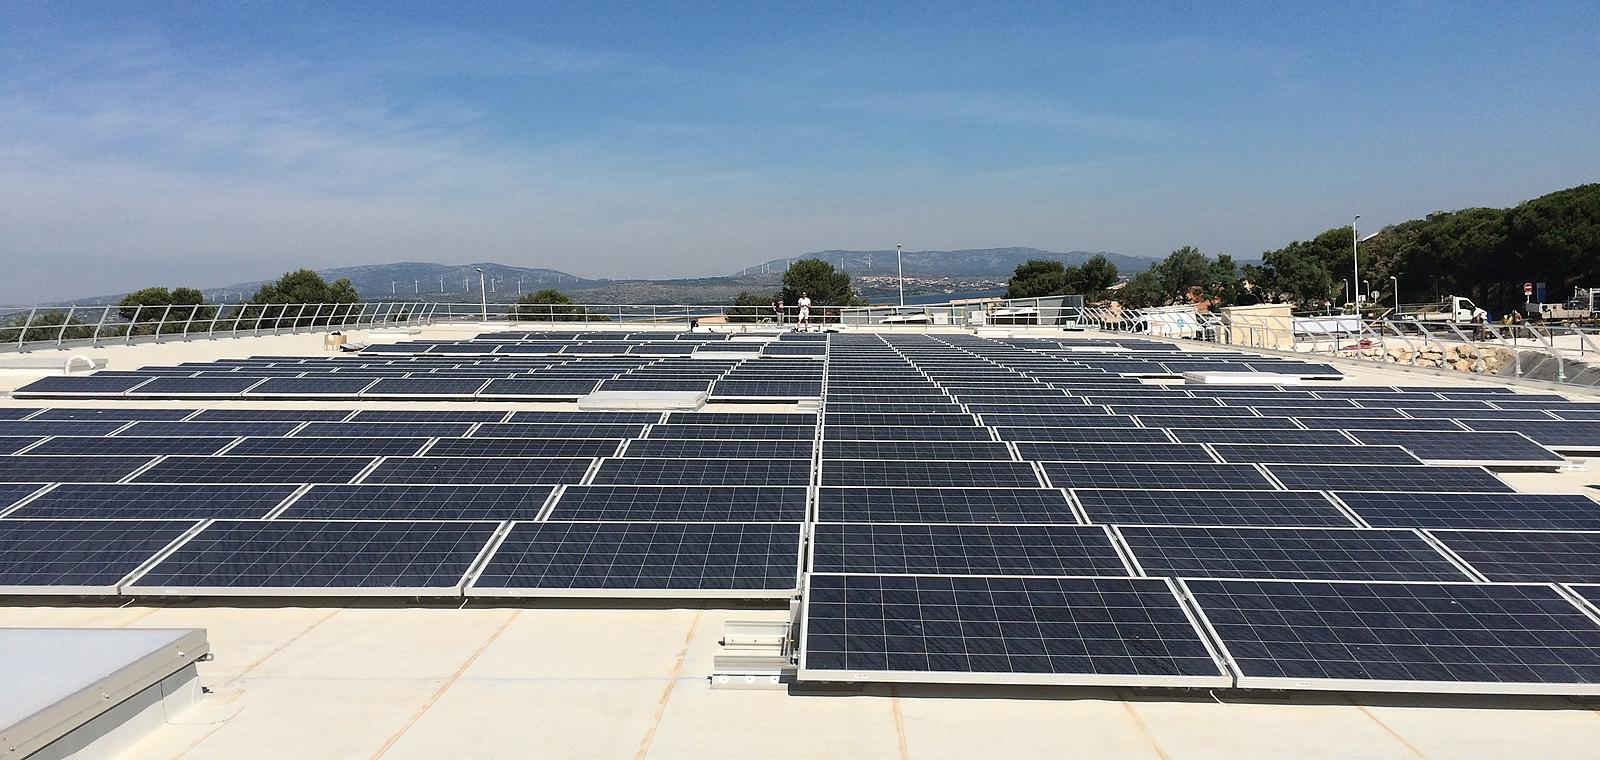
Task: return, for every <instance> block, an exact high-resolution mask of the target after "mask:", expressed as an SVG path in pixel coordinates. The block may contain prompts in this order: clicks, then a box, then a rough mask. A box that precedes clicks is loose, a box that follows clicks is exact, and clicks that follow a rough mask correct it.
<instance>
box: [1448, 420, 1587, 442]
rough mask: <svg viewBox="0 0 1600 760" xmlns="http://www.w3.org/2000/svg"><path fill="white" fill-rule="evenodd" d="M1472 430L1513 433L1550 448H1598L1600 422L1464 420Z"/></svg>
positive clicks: (1464, 423)
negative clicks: (1520, 434)
mask: <svg viewBox="0 0 1600 760" xmlns="http://www.w3.org/2000/svg"><path fill="white" fill-rule="evenodd" d="M1461 424H1463V425H1466V426H1467V427H1468V428H1470V429H1472V430H1481V431H1513V432H1518V433H1522V434H1523V435H1526V436H1528V437H1529V438H1532V439H1533V440H1534V441H1536V442H1538V443H1540V444H1543V445H1545V446H1549V447H1552V448H1556V449H1560V448H1569V447H1576V448H1585V449H1587V448H1600V422H1571V421H1552V422H1523V421H1517V420H1466V421H1463V422H1462V423H1461Z"/></svg>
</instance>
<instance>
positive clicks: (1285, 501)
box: [1072, 488, 1355, 528]
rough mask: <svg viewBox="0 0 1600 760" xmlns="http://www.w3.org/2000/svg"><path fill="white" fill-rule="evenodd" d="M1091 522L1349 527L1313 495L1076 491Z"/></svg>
mask: <svg viewBox="0 0 1600 760" xmlns="http://www.w3.org/2000/svg"><path fill="white" fill-rule="evenodd" d="M1072 494H1073V497H1074V498H1076V499H1077V500H1078V503H1079V505H1081V506H1082V507H1083V511H1084V514H1085V515H1087V516H1088V518H1089V521H1090V522H1094V523H1120V524H1124V525H1237V526H1259V527H1307V528H1316V527H1330V528H1349V527H1353V526H1354V525H1355V523H1354V522H1353V521H1351V520H1350V518H1349V517H1347V516H1346V515H1345V513H1344V512H1342V511H1340V509H1339V508H1338V507H1337V506H1336V505H1334V504H1333V502H1330V501H1328V499H1327V498H1326V497H1324V496H1323V495H1322V494H1320V493H1318V492H1315V491H1245V490H1239V491H1220V490H1219V491H1208V490H1191V489H1185V490H1181V491H1160V490H1148V489H1144V488H1076V489H1073V491H1072Z"/></svg>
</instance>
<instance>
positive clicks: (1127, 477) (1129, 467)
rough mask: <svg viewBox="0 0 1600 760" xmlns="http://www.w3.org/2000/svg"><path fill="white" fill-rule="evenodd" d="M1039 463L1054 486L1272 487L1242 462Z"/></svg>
mask: <svg viewBox="0 0 1600 760" xmlns="http://www.w3.org/2000/svg"><path fill="white" fill-rule="evenodd" d="M1043 466H1044V472H1045V475H1047V476H1048V477H1049V478H1050V485H1052V486H1055V487H1056V488H1240V489H1263V490H1266V489H1271V488H1273V485H1272V482H1271V481H1269V480H1267V478H1266V477H1265V476H1263V475H1262V474H1261V472H1260V471H1259V470H1257V469H1256V468H1255V467H1252V466H1250V465H1246V464H1197V463H1141V462H1044V463H1043Z"/></svg>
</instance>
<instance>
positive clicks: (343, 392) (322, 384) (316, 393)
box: [139, 373, 376, 398]
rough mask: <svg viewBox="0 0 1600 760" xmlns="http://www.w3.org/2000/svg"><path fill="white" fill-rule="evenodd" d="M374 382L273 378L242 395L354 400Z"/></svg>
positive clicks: (365, 379) (321, 376) (141, 391)
mask: <svg viewBox="0 0 1600 760" xmlns="http://www.w3.org/2000/svg"><path fill="white" fill-rule="evenodd" d="M374 382H376V378H372V377H343V376H338V377H335V376H329V375H327V374H326V373H323V374H319V375H318V376H316V377H274V378H270V379H268V380H266V381H264V382H262V383H261V384H260V385H257V386H254V387H252V388H250V389H248V390H246V391H244V392H243V395H244V397H245V398H257V397H276V398H318V397H332V398H355V397H356V396H357V395H360V393H361V391H362V390H364V389H366V388H367V387H368V386H370V385H372V384H373V383H374ZM148 387H149V386H145V388H140V389H139V394H140V395H143V394H144V392H145V390H146V388H148Z"/></svg>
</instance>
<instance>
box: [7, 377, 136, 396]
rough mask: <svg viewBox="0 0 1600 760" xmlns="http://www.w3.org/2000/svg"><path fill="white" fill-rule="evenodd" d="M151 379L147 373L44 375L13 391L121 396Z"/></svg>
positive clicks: (42, 393)
mask: <svg viewBox="0 0 1600 760" xmlns="http://www.w3.org/2000/svg"><path fill="white" fill-rule="evenodd" d="M149 380H150V377H149V376H146V375H134V376H129V375H80V376H76V377H68V376H60V375H57V376H54V377H43V378H39V379H38V380H35V381H33V382H31V383H28V384H27V385H24V386H22V387H21V388H18V389H16V390H14V391H12V392H11V395H12V397H14V398H28V397H30V396H90V397H94V396H120V395H122V394H123V393H124V392H126V391H128V390H130V389H132V388H134V387H136V386H139V385H142V384H143V383H145V382H147V381H149Z"/></svg>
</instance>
